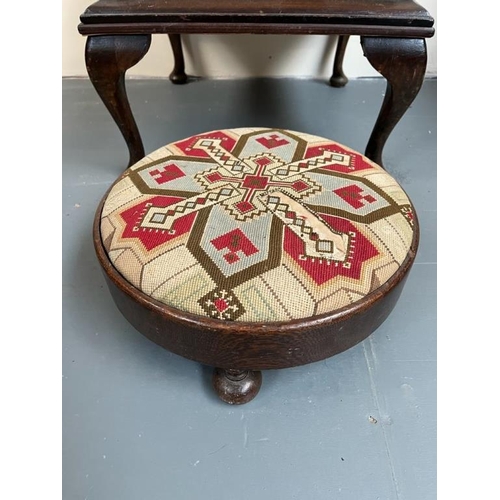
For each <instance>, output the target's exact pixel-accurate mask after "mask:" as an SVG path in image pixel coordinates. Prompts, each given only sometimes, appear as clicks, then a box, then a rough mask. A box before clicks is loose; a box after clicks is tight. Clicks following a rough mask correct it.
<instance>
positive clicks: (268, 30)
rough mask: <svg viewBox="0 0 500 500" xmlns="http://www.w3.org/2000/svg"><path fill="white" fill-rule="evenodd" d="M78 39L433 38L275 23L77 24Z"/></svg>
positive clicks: (415, 30)
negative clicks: (207, 36)
mask: <svg viewBox="0 0 500 500" xmlns="http://www.w3.org/2000/svg"><path fill="white" fill-rule="evenodd" d="M78 30H79V31H80V33H81V34H82V35H108V34H120V35H126V34H131V35H133V34H141V33H148V34H165V33H181V34H183V33H192V34H196V33H197V34H207V33H208V34H210V33H220V34H242V33H249V34H254V35H368V36H395V37H409V38H420V37H421V38H425V37H431V36H433V35H434V28H429V27H418V26H392V25H388V26H369V25H366V24H349V25H347V24H321V23H320V24H298V23H293V24H282V23H279V22H276V23H242V22H240V23H224V22H222V21H218V22H217V23H213V22H209V23H181V22H179V23H159V22H149V23H125V22H122V23H115V22H113V23H99V24H80V25H79V26H78Z"/></svg>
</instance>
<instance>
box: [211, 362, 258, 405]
mask: <svg viewBox="0 0 500 500" xmlns="http://www.w3.org/2000/svg"><path fill="white" fill-rule="evenodd" d="M212 385H213V387H214V390H215V392H216V393H217V396H219V398H220V399H222V401H224V402H225V403H228V404H230V405H242V404H245V403H248V402H249V401H251V400H252V399H253V398H254V397H255V396H257V394H258V392H259V390H260V386H261V385H262V372H260V371H253V370H224V369H223V368H215V369H214V373H213V376H212Z"/></svg>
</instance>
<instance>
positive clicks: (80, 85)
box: [62, 80, 436, 500]
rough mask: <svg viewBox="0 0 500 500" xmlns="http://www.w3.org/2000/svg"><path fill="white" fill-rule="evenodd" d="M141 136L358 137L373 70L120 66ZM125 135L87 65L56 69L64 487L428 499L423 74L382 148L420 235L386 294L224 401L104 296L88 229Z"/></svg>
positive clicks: (79, 491)
mask: <svg viewBox="0 0 500 500" xmlns="http://www.w3.org/2000/svg"><path fill="white" fill-rule="evenodd" d="M129 83H130V84H129V95H130V99H131V102H132V106H133V109H134V111H135V113H136V117H137V122H138V125H139V128H140V129H141V131H142V134H143V138H144V143H145V148H146V151H147V152H150V151H152V150H154V149H156V148H158V147H160V146H162V145H163V144H166V143H167V142H171V141H174V140H178V139H181V138H183V137H185V136H189V135H192V134H195V133H197V132H200V131H206V130H212V129H216V128H228V127H241V126H270V127H272V126H279V127H282V128H289V129H292V130H293V129H295V130H302V131H305V132H309V133H312V134H317V135H321V136H326V137H331V138H334V139H336V140H337V141H339V142H341V143H344V144H346V145H348V146H350V147H353V148H355V149H358V150H360V151H363V150H364V146H365V144H366V141H367V139H368V136H369V133H370V131H371V128H372V126H373V123H374V120H375V117H376V115H377V112H378V108H379V105H380V102H381V100H382V95H383V93H384V88H385V84H384V82H383V81H382V80H357V81H352V82H350V83H349V85H348V86H347V87H346V88H344V89H332V88H330V87H328V86H327V85H326V84H325V83H324V82H316V81H299V80H254V81H196V82H192V83H190V84H189V85H186V86H173V85H171V84H170V83H169V82H168V81H163V80H153V81H137V80H133V81H131V82H129ZM126 153H127V152H126V147H125V144H124V142H123V140H122V138H121V136H120V135H119V133H118V130H117V128H116V127H115V125H114V123H113V122H112V120H111V118H110V117H109V115H108V114H107V111H106V110H105V108H104V106H103V105H102V103H101V102H100V101H99V100H98V98H97V96H96V93H95V92H94V90H93V88H92V87H91V85H90V84H89V82H87V81H85V80H65V81H64V82H63V186H62V188H63V194H62V196H63V198H62V207H63V213H62V219H63V263H62V265H63V398H64V399H63V498H64V499H65V500H73V499H75V500H76V499H81V500H84V499H87V500H111V499H120V500H132V499H134V500H156V499H162V500H164V499H174V500H177V499H179V500H183V499H201V498H210V499H212V498H214V499H215V498H217V499H219V500H230V499H231V500H232V499H235V498H237V499H238V500H253V499H256V498H259V499H263V500H264V499H311V500H323V499H325V500H326V499H346V500H347V499H350V500H363V499H370V500H375V499H381V500H392V499H398V500H403V499H405V500H410V499H412V500H413V499H414V500H428V499H433V498H435V496H436V494H435V490H436V442H435V440H436V81H432V80H429V81H426V82H425V83H424V86H423V88H422V91H421V93H420V94H419V96H418V97H417V99H416V101H415V102H414V104H413V106H412V107H411V109H410V110H409V111H408V113H407V114H406V115H405V117H404V118H403V120H402V121H401V123H400V124H399V125H398V127H397V128H396V130H395V131H394V133H393V134H392V136H391V138H390V139H389V142H388V144H387V147H386V151H385V164H386V168H387V169H388V170H389V171H390V172H391V173H392V175H394V176H395V177H396V178H397V179H398V180H399V182H400V183H401V184H402V185H403V186H404V188H405V189H406V191H407V192H408V194H409V195H410V197H411V198H412V200H413V202H414V204H415V206H416V209H417V212H418V215H419V219H420V224H421V229H422V235H421V246H420V250H419V254H418V258H417V263H416V265H415V266H414V268H413V270H412V273H411V275H410V277H409V280H408V282H407V285H406V288H405V290H404V291H403V295H402V297H401V299H400V302H399V303H398V305H397V306H396V309H395V310H394V311H393V313H392V315H391V316H390V317H389V319H388V320H387V321H386V322H385V323H384V324H383V325H382V326H381V327H380V328H379V329H378V330H377V331H376V332H375V333H374V334H373V335H372V336H371V337H370V338H369V339H367V340H366V341H365V342H363V343H362V344H360V345H358V346H356V347H354V348H352V349H351V350H349V351H347V352H344V353H342V354H339V355H337V356H335V357H333V358H331V359H329V360H327V361H322V362H318V363H314V364H311V365H308V366H303V367H298V368H293V369H287V370H281V371H274V372H265V373H264V384H263V387H262V390H261V392H260V394H259V395H258V397H257V398H256V399H255V400H254V401H252V402H251V403H249V404H247V405H245V406H242V407H231V406H228V405H225V404H224V403H222V402H219V400H218V399H217V398H216V397H215V396H214V394H213V393H212V390H211V388H210V373H211V370H210V369H209V368H207V367H203V366H200V365H198V364H197V363H194V362H192V361H188V360H185V359H183V358H181V357H178V356H176V355H174V354H170V353H169V352H167V351H165V350H163V349H162V348H160V347H158V346H156V345H154V344H153V343H151V342H150V341H148V340H147V339H145V338H143V337H142V336H141V335H140V334H139V333H137V332H136V331H135V330H134V329H133V328H132V327H131V326H130V325H129V324H128V323H127V322H126V321H125V319H123V317H122V316H121V315H120V313H119V312H118V310H117V309H116V308H115V306H114V304H113V302H112V300H111V298H110V295H109V293H108V291H107V289H106V287H105V283H104V279H103V277H102V275H101V272H100V269H99V266H98V263H97V260H96V258H95V256H94V251H93V247H92V241H91V224H92V218H93V215H94V210H95V208H96V207H97V204H98V202H99V200H100V198H101V197H102V196H103V194H104V193H105V191H106V190H107V188H108V187H109V185H110V184H111V182H112V181H113V180H114V179H115V178H116V177H117V176H118V175H119V174H120V173H121V172H122V170H123V168H124V166H125V164H126V161H127V154H126Z"/></svg>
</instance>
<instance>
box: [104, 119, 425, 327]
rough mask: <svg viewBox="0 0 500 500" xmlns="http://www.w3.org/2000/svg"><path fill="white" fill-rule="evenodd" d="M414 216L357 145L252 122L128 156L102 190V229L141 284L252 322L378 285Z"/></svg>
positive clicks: (197, 307) (195, 309) (398, 254)
mask: <svg viewBox="0 0 500 500" xmlns="http://www.w3.org/2000/svg"><path fill="white" fill-rule="evenodd" d="M280 146H285V147H280ZM415 226H416V218H415V216H414V211H413V207H412V205H411V203H410V201H409V200H408V198H407V196H406V194H405V193H404V191H403V190H402V189H401V188H400V186H399V185H398V184H397V182H396V181H395V180H394V179H393V178H392V177H390V176H389V175H388V174H387V173H386V172H385V171H384V170H383V169H382V168H381V167H379V166H378V165H376V164H374V163H373V162H371V161H370V160H368V159H367V158H365V157H364V156H363V155H361V154H359V153H357V152H355V151H352V150H350V149H349V148H347V147H346V146H342V145H340V144H338V143H336V142H334V141H332V140H329V139H324V138H321V137H314V136H311V135H305V134H301V133H298V132H290V131H287V130H280V129H260V128H253V129H231V130H219V131H213V132H208V133H204V134H199V135H196V136H193V137H190V138H187V139H184V140H182V141H178V142H176V143H173V144H170V145H167V146H165V147H164V148H161V149H160V150H158V151H156V152H154V153H152V154H150V155H149V157H148V161H147V162H142V163H138V164H136V165H134V166H133V167H131V168H130V169H129V170H128V171H127V172H126V173H125V175H124V176H122V177H121V178H120V179H119V180H118V181H117V182H116V183H115V185H114V186H113V188H112V189H111V190H110V192H109V194H108V196H107V199H106V200H105V203H104V208H103V212H102V216H101V237H102V239H103V243H104V246H105V248H106V250H107V251H108V254H109V258H110V260H111V261H112V262H113V263H114V265H115V266H116V268H117V269H118V271H119V272H120V273H121V274H122V275H123V276H124V277H125V278H126V279H129V280H130V282H131V283H133V284H134V286H136V287H138V288H139V289H140V290H142V291H143V293H146V294H148V295H150V296H152V297H153V298H155V299H156V300H158V301H160V302H163V303H165V304H167V305H169V306H170V307H174V308H178V309H181V310H184V311H187V312H190V313H192V314H198V315H200V316H208V317H211V318H213V319H216V320H221V321H247V322H259V323H260V322H263V321H285V320H289V319H298V318H304V317H311V316H316V315H320V314H324V313H331V312H332V311H335V310H336V309H339V308H342V307H344V306H345V305H347V304H350V303H352V302H353V301H356V300H359V299H360V298H362V297H363V296H365V295H366V294H368V293H370V292H373V291H374V290H376V289H377V287H379V286H381V285H382V284H383V283H385V282H386V281H387V280H388V279H390V277H391V276H392V275H393V274H394V273H395V272H396V270H397V268H398V267H399V266H401V265H402V264H403V262H404V261H405V259H406V258H407V255H408V251H409V248H410V246H411V244H412V241H413V231H414V227H415Z"/></svg>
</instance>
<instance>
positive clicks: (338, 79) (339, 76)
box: [330, 35, 349, 87]
mask: <svg viewBox="0 0 500 500" xmlns="http://www.w3.org/2000/svg"><path fill="white" fill-rule="evenodd" d="M348 41H349V35H340V36H339V39H338V41H337V48H336V50H335V60H334V61H333V74H332V77H331V78H330V85H331V86H332V87H345V86H346V85H347V82H348V81H349V80H348V79H347V76H345V74H344V69H343V67H342V66H343V64H344V56H345V51H346V48H347V42H348Z"/></svg>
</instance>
